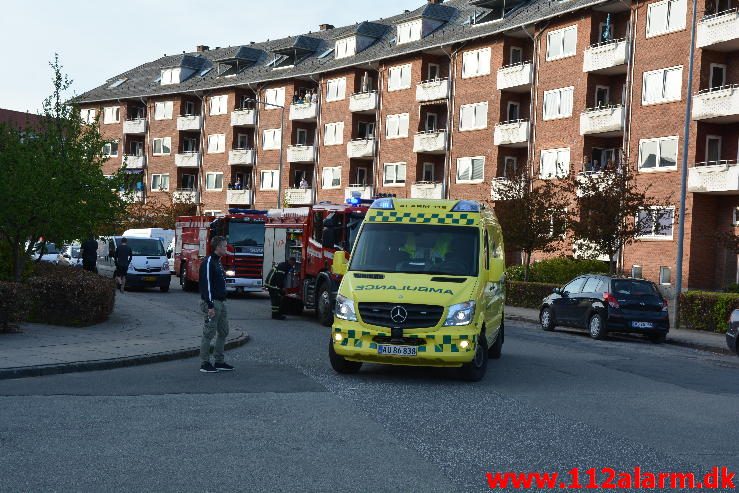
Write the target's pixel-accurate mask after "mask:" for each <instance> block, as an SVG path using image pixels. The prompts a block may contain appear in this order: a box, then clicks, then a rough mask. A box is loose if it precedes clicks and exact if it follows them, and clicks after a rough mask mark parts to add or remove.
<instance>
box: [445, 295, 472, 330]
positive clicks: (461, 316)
mask: <svg viewBox="0 0 739 493" xmlns="http://www.w3.org/2000/svg"><path fill="white" fill-rule="evenodd" d="M473 318H475V302H474V301H468V302H467V303H459V304H457V305H452V306H450V307H449V315H447V317H446V322H444V326H446V327H448V326H452V325H469V324H470V323H472V319H473Z"/></svg>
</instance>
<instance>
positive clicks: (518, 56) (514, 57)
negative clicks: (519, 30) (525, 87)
mask: <svg viewBox="0 0 739 493" xmlns="http://www.w3.org/2000/svg"><path fill="white" fill-rule="evenodd" d="M521 62H523V50H522V49H521V48H519V47H518V46H511V55H510V58H509V60H508V63H509V64H510V65H515V64H517V63H521Z"/></svg>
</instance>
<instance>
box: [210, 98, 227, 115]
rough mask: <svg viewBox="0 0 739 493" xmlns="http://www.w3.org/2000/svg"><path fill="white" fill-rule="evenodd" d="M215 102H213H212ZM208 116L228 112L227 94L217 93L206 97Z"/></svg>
mask: <svg viewBox="0 0 739 493" xmlns="http://www.w3.org/2000/svg"><path fill="white" fill-rule="evenodd" d="M214 103H215V104H214ZM208 110H209V113H208V115H209V116H218V115H226V114H228V94H219V95H218V96H210V97H209V98H208Z"/></svg>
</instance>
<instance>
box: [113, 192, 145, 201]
mask: <svg viewBox="0 0 739 493" xmlns="http://www.w3.org/2000/svg"><path fill="white" fill-rule="evenodd" d="M118 196H119V197H120V198H121V200H123V201H124V202H127V203H129V204H138V203H141V202H143V201H144V192H143V190H131V191H121V192H118Z"/></svg>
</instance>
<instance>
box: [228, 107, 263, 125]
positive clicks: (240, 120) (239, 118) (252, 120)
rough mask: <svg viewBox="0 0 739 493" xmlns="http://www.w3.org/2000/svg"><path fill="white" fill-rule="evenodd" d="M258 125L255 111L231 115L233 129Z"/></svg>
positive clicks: (244, 111) (246, 110) (237, 111)
mask: <svg viewBox="0 0 739 493" xmlns="http://www.w3.org/2000/svg"><path fill="white" fill-rule="evenodd" d="M256 124H257V112H256V111H255V110H253V109H243V110H235V111H233V112H232V113H231V126H232V127H253V126H254V125H256Z"/></svg>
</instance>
